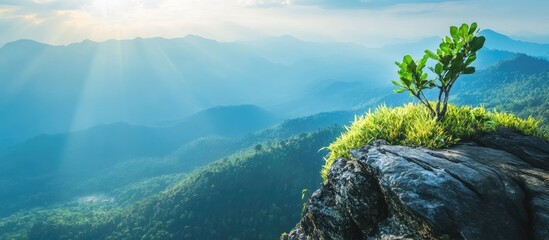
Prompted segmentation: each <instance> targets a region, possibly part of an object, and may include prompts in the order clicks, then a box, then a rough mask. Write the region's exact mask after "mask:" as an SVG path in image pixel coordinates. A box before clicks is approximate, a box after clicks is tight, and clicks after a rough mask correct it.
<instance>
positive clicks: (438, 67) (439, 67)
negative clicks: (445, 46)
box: [435, 63, 442, 75]
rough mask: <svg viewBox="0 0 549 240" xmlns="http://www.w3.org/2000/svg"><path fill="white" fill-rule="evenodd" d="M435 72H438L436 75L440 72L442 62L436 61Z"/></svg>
mask: <svg viewBox="0 0 549 240" xmlns="http://www.w3.org/2000/svg"><path fill="white" fill-rule="evenodd" d="M435 73H436V74H438V75H441V74H442V64H441V63H437V65H435Z"/></svg>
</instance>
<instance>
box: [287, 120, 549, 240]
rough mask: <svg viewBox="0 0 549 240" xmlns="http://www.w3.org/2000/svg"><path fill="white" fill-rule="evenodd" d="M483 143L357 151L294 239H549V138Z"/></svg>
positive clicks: (508, 136)
mask: <svg viewBox="0 0 549 240" xmlns="http://www.w3.org/2000/svg"><path fill="white" fill-rule="evenodd" d="M498 134H499V135H498ZM475 141H476V142H471V143H467V144H461V145H457V146H454V147H452V148H449V149H444V150H429V149H423V148H409V147H403V146H389V145H386V144H385V143H384V142H382V141H376V142H374V143H373V144H370V145H367V146H364V147H362V148H359V149H356V150H354V151H352V152H351V155H352V156H353V158H354V159H355V160H356V161H350V160H346V159H342V158H340V159H337V160H336V161H335V162H334V164H333V165H332V168H331V169H330V172H329V174H328V179H327V180H326V181H325V182H324V183H323V186H322V187H321V188H320V189H319V190H317V191H316V192H315V193H314V194H313V195H312V196H311V198H310V199H309V202H308V211H307V212H306V214H305V216H304V217H303V218H302V220H301V221H300V223H299V224H298V225H297V226H296V228H294V230H292V231H291V232H290V234H289V239H301V240H305V239H345V240H348V239H548V238H549V173H548V172H547V168H546V166H547V165H548V164H549V152H548V151H546V150H547V149H549V144H548V143H547V142H546V141H545V140H543V139H539V138H535V137H528V136H523V135H518V134H515V133H512V132H510V131H503V132H502V131H498V133H496V134H492V135H487V136H480V137H477V138H475ZM506 144H511V145H512V146H507V145H506ZM488 146H489V147H488Z"/></svg>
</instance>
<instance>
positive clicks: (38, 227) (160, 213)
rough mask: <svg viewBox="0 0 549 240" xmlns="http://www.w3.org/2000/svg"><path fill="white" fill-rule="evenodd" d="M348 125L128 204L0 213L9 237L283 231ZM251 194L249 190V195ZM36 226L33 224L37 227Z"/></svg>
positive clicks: (241, 157) (234, 159)
mask: <svg viewBox="0 0 549 240" xmlns="http://www.w3.org/2000/svg"><path fill="white" fill-rule="evenodd" d="M341 130H342V128H341V127H331V128H328V129H326V130H322V131H317V132H314V133H308V134H301V135H298V136H296V137H292V138H290V139H288V140H284V141H277V142H273V143H270V144H258V145H256V146H254V147H252V148H250V149H248V150H246V151H242V152H240V153H238V154H234V155H232V156H230V157H227V158H225V159H222V160H220V161H218V162H215V163H213V164H210V165H208V166H207V167H205V168H203V169H201V170H198V171H195V172H193V173H192V174H191V175H189V176H188V177H186V178H184V179H183V180H181V181H179V182H178V183H177V184H175V185H173V186H171V187H169V188H168V189H166V190H165V191H163V192H162V193H160V194H158V195H157V196H154V197H151V198H148V199H145V200H142V201H140V202H138V203H136V204H133V205H129V206H126V207H123V208H119V207H116V206H115V205H114V204H113V203H111V202H108V201H107V202H94V203H91V202H87V203H86V202H84V203H80V204H77V203H75V205H73V206H67V207H64V208H60V209H56V210H46V211H35V212H31V213H28V214H25V213H21V214H17V215H13V216H11V217H9V218H6V219H4V220H2V221H0V233H5V234H4V235H0V237H1V238H7V239H9V238H12V237H15V238H29V239H53V238H55V239H136V238H138V239H140V238H141V237H143V238H141V239H197V238H202V239H276V238H278V236H279V235H280V234H281V233H282V232H283V231H284V230H285V229H288V228H291V227H292V225H293V224H294V223H295V221H296V220H297V219H299V217H300V212H301V207H302V200H301V193H302V190H303V189H315V188H317V187H318V184H319V183H320V181H321V180H320V174H319V171H320V168H321V166H322V165H323V163H324V161H323V160H322V157H323V155H325V154H326V152H324V151H320V152H319V149H320V148H322V147H323V146H326V145H327V144H328V143H329V142H331V141H333V140H334V139H335V137H336V136H337V135H339V134H340V132H341ZM243 196H246V197H243ZM29 230H30V231H29Z"/></svg>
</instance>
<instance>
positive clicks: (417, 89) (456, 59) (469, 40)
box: [393, 22, 486, 121]
mask: <svg viewBox="0 0 549 240" xmlns="http://www.w3.org/2000/svg"><path fill="white" fill-rule="evenodd" d="M478 31H479V29H477V23H475V22H473V23H472V24H471V26H469V25H467V24H465V23H464V24H462V25H461V27H459V28H458V27H457V26H451V27H450V36H446V37H445V38H444V39H443V40H442V43H440V45H439V48H438V49H437V50H436V51H435V52H436V53H435V52H432V51H430V50H425V55H424V56H423V58H421V59H419V60H417V61H415V60H414V59H413V58H412V56H410V55H406V56H404V58H403V59H402V62H401V63H400V62H395V64H396V65H397V66H398V67H399V70H398V75H399V80H400V81H393V84H395V85H396V86H398V87H399V89H396V90H394V91H395V92H396V93H403V92H410V95H411V96H414V97H416V98H418V99H419V100H420V102H421V103H422V104H423V105H425V106H426V107H427V108H428V109H429V112H430V113H431V115H432V116H433V117H434V118H436V119H437V120H438V121H441V120H442V119H444V117H445V116H446V112H447V110H448V98H449V95H450V91H451V90H452V87H453V86H454V83H455V82H456V80H457V79H458V78H459V76H461V75H462V74H472V73H474V72H475V67H473V66H471V64H472V63H473V62H474V61H475V60H476V59H477V51H478V50H480V49H481V48H482V47H483V46H484V42H485V40H486V39H485V38H484V37H483V36H477V34H478ZM429 59H432V60H435V61H436V64H435V65H434V67H429V69H430V70H431V71H432V72H433V73H434V74H435V75H436V77H435V78H434V79H429V76H428V74H427V73H425V72H424V68H425V66H426V64H427V61H428V60H429ZM435 87H436V88H438V89H439V92H438V95H437V99H436V102H434V103H433V102H431V101H429V100H428V99H427V97H426V96H425V90H427V89H432V88H435Z"/></svg>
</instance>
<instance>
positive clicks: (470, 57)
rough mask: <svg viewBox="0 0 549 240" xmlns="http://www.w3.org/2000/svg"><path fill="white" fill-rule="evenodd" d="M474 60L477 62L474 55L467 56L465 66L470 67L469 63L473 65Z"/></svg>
mask: <svg viewBox="0 0 549 240" xmlns="http://www.w3.org/2000/svg"><path fill="white" fill-rule="evenodd" d="M475 60H477V55H476V54H473V55H471V56H469V58H467V61H466V62H465V66H469V65H471V63H473V62H474V61H475Z"/></svg>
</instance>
